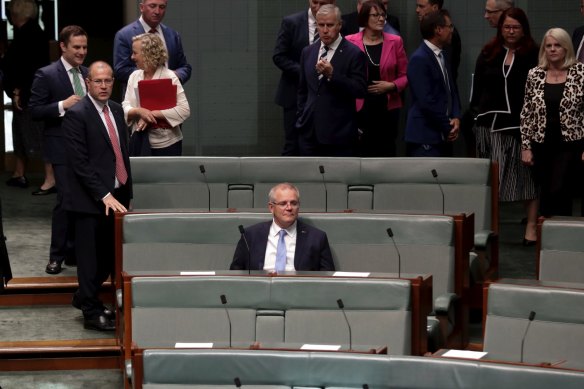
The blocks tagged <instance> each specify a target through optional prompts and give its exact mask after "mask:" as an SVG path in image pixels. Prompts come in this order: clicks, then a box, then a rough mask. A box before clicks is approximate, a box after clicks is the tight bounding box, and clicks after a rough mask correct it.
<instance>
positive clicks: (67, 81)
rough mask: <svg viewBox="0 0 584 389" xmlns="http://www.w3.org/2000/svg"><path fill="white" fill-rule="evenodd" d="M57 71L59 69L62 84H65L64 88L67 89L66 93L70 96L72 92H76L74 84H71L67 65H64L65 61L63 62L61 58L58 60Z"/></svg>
mask: <svg viewBox="0 0 584 389" xmlns="http://www.w3.org/2000/svg"><path fill="white" fill-rule="evenodd" d="M57 61H58V62H57V71H58V73H57V74H58V77H59V81H60V84H61V85H64V88H65V89H66V94H67V95H68V96H71V95H72V94H74V93H75V91H74V90H73V85H72V84H71V79H70V78H69V74H67V70H65V66H63V63H62V62H61V59H58V60H57Z"/></svg>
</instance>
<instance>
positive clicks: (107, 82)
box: [88, 78, 114, 86]
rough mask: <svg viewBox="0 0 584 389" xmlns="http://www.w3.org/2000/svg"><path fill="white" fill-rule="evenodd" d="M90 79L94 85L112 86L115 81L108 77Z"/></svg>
mask: <svg viewBox="0 0 584 389" xmlns="http://www.w3.org/2000/svg"><path fill="white" fill-rule="evenodd" d="M88 80H89V81H91V82H93V85H95V86H102V85H105V86H110V85H111V84H113V83H114V79H113V78H107V79H105V80H95V79H91V78H88Z"/></svg>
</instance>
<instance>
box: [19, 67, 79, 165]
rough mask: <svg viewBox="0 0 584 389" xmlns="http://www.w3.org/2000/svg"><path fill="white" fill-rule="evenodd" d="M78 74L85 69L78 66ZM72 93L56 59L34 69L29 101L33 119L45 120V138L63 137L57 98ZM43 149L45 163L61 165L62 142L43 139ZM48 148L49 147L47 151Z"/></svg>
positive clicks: (62, 156) (62, 69)
mask: <svg viewBox="0 0 584 389" xmlns="http://www.w3.org/2000/svg"><path fill="white" fill-rule="evenodd" d="M80 69H81V74H82V75H83V77H84V78H85V77H87V68H86V67H85V66H81V67H80ZM73 94H75V92H74V91H73V85H71V80H70V79H69V75H68V74H67V71H66V70H65V66H63V63H62V62H61V59H60V58H59V59H58V60H56V61H55V62H53V63H51V64H50V65H47V66H45V67H43V68H40V69H39V70H37V72H36V74H35V77H34V80H33V83H32V89H31V97H30V102H29V107H30V111H31V114H32V117H33V119H35V120H42V121H44V123H45V128H44V130H43V135H44V136H45V137H47V136H49V137H57V138H63V137H64V133H63V131H62V129H61V123H62V121H63V117H61V116H59V101H62V100H65V99H67V98H68V97H70V96H71V95H73ZM43 148H44V150H43V152H44V154H45V156H46V157H47V159H48V162H51V163H53V164H64V163H65V160H66V157H65V141H64V140H62V139H58V140H57V141H56V142H45V144H43ZM47 148H49V149H48V150H47Z"/></svg>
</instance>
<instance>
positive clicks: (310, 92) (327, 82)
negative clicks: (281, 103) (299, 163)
mask: <svg viewBox="0 0 584 389" xmlns="http://www.w3.org/2000/svg"><path fill="white" fill-rule="evenodd" d="M341 24H342V22H341V10H340V9H339V8H338V7H336V6H334V5H330V4H328V5H323V6H322V7H320V9H319V11H318V12H317V14H316V25H317V27H318V34H319V36H320V41H319V42H315V43H313V44H312V45H310V46H308V47H305V48H304V50H302V55H301V57H300V64H301V66H300V83H299V87H298V120H297V121H296V127H297V128H298V131H299V134H300V155H303V156H329V157H335V156H337V157H342V156H345V157H346V156H353V155H355V148H356V144H357V136H358V133H357V120H356V116H357V112H356V107H355V99H357V98H363V97H365V94H366V93H367V80H366V78H367V77H366V70H367V60H366V57H365V54H364V53H363V52H362V51H361V50H360V49H359V48H358V47H357V46H355V45H354V44H352V43H350V42H348V41H347V40H345V39H344V38H343V37H342V36H341V35H340V31H341Z"/></svg>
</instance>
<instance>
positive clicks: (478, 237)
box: [474, 230, 495, 251]
mask: <svg viewBox="0 0 584 389" xmlns="http://www.w3.org/2000/svg"><path fill="white" fill-rule="evenodd" d="M494 235H495V232H494V231H491V230H481V231H477V232H475V236H474V245H475V249H476V250H483V251H484V250H486V249H487V246H488V244H489V241H490V240H491V238H492V237H493V236H494Z"/></svg>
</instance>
